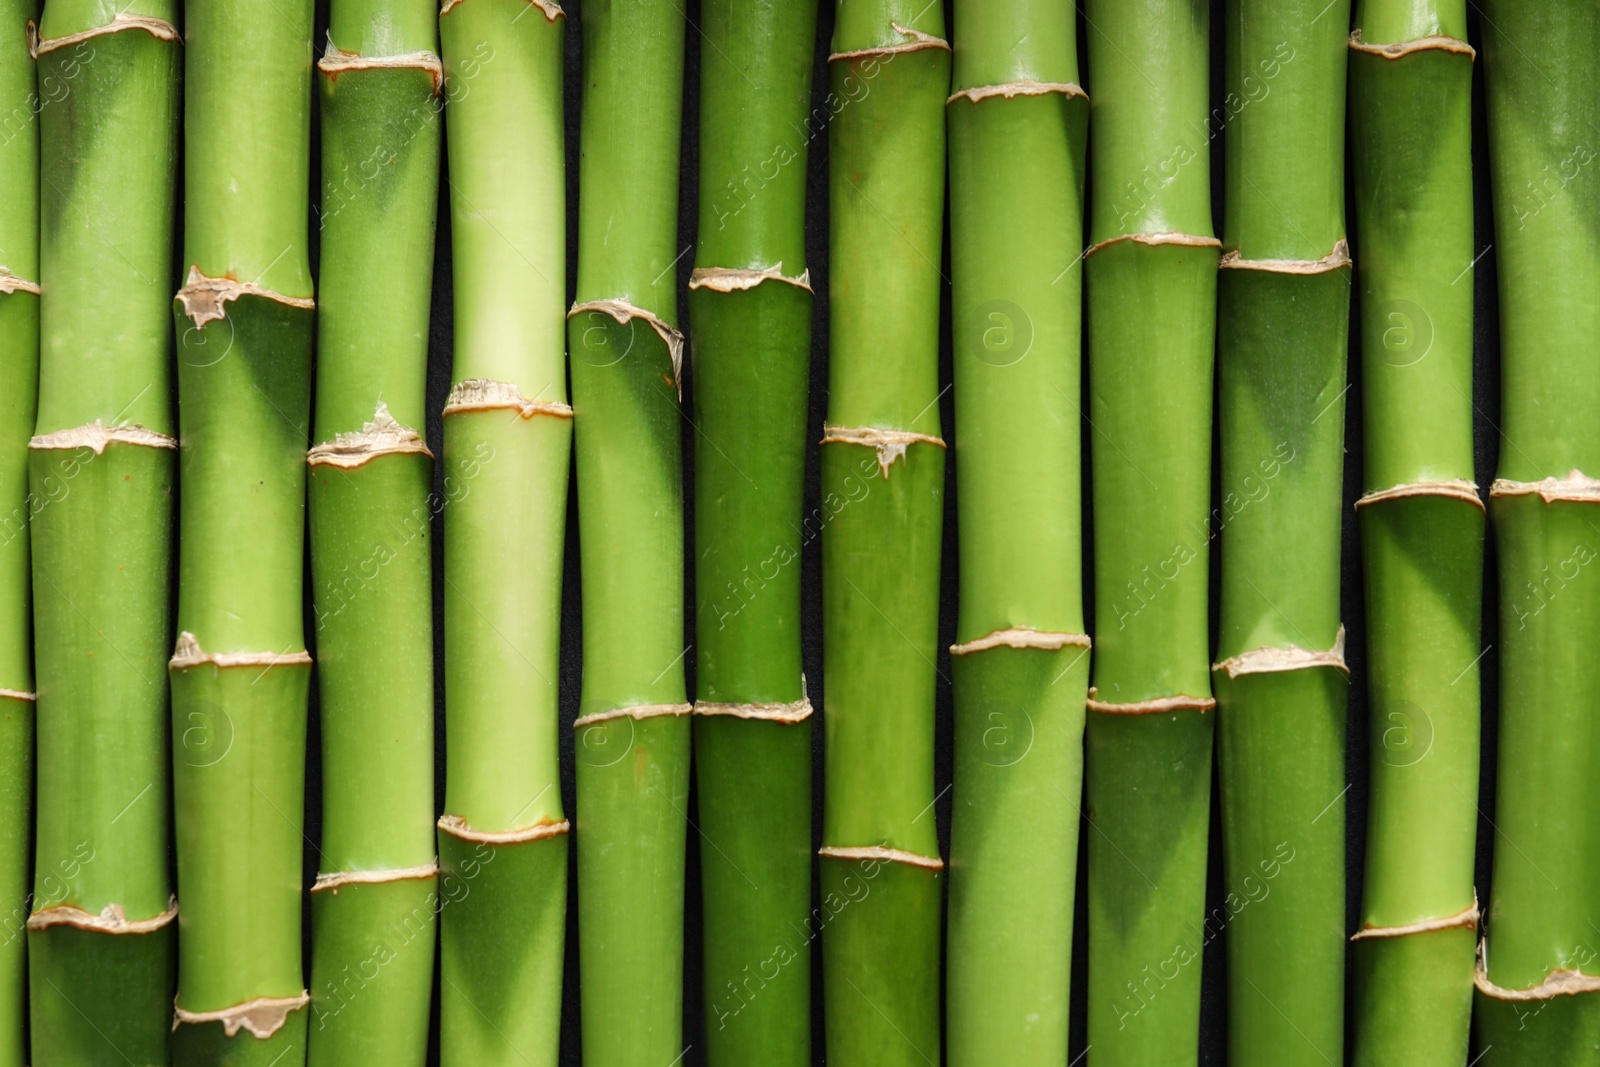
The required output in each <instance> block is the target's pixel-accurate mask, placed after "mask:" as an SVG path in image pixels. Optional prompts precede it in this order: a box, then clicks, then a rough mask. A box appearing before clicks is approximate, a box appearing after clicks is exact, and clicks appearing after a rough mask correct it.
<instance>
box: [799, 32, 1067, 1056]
mask: <svg viewBox="0 0 1600 1067" xmlns="http://www.w3.org/2000/svg"><path fill="white" fill-rule="evenodd" d="M955 14H956V27H955V28H956V33H955V49H956V61H955V77H954V89H955V92H954V95H952V96H951V97H950V98H949V100H948V102H947V104H946V114H947V115H948V120H949V130H950V160H951V165H950V216H951V258H952V263H953V268H954V269H953V275H954V276H953V287H952V299H953V301H954V317H955V338H956V340H955V399H956V411H957V419H958V421H957V426H958V427H959V431H960V432H959V434H958V436H957V439H956V453H957V456H958V463H957V467H956V472H957V475H958V477H959V485H960V490H961V492H960V495H959V498H958V499H959V501H960V508H961V510H960V524H961V530H960V532H961V538H960V544H961V620H960V625H959V627H958V630H957V636H958V638H959V639H960V641H961V642H962V643H961V644H958V645H956V646H955V647H954V648H953V649H952V650H951V651H952V653H953V654H954V659H953V662H952V669H953V672H954V677H955V695H956V767H955V794H954V797H955V805H954V808H955V811H954V825H953V826H952V828H951V844H950V851H951V855H950V863H951V872H952V873H951V882H950V933H949V936H950V967H949V978H948V987H947V988H948V1005H949V1007H948V1019H949V1023H948V1027H947V1032H948V1035H949V1059H950V1063H951V1064H953V1065H958V1067H959V1065H979V1064H989V1063H998V1062H1004V1063H1011V1064H1018V1065H1027V1064H1039V1065H1045V1064H1061V1063H1065V1062H1066V1060H1067V1015H1068V1003H1069V995H1068V994H1069V984H1070V979H1071V970H1072V917H1073V885H1074V882H1075V879H1076V873H1075V872H1076V868H1077V859H1078V824H1079V815H1078V797H1079V794H1080V792H1081V790H1082V785H1083V748H1082V743H1083V716H1084V690H1085V687H1086V685H1087V682H1088V674H1089V663H1088V649H1089V639H1088V637H1087V636H1086V635H1085V634H1084V632H1083V629H1084V626H1083V581H1082V547H1083V546H1082V540H1083V539H1082V529H1081V525H1082V524H1081V518H1080V514H1079V510H1080V509H1079V495H1080V489H1081V486H1080V482H1079V470H1080V465H1081V459H1080V453H1079V443H1078V440H1079V436H1078V424H1079V423H1078V393H1079V378H1080V362H1079V350H1080V330H1081V324H1080V321H1079V320H1080V309H1079V304H1080V299H1081V296H1082V273H1081V271H1079V270H1078V269H1077V268H1076V265H1075V263H1074V260H1075V258H1076V255H1077V250H1078V249H1080V248H1082V247H1083V184H1084V127H1085V120H1086V118H1087V115H1088V101H1087V100H1086V99H1085V98H1084V95H1083V90H1082V89H1081V88H1079V87H1078V85H1077V84H1076V83H1077V80H1078V64H1077V45H1076V41H1075V37H1076V32H1075V29H1076V27H1075V16H1074V12H1073V10H1072V8H1071V7H1070V6H1063V5H1058V4H1050V3H1036V2H1034V0H1007V2H1005V3H996V4H989V5H982V6H978V5H974V4H970V3H968V4H960V5H957V7H956V9H955ZM907 58H910V57H907ZM903 61H904V60H903V59H902V58H900V57H896V58H894V59H893V61H892V63H893V64H894V66H893V67H892V68H891V69H890V70H887V71H885V72H884V73H883V74H882V75H880V78H886V77H892V76H894V75H895V74H897V73H899V70H898V64H900V63H901V62H903ZM868 233H869V235H875V233H876V232H875V231H870V230H869V231H868ZM885 251H888V252H891V253H892V252H893V251H894V249H892V248H891V247H886V248H885ZM929 254H930V257H931V256H932V255H933V248H930V251H929ZM1069 265H1070V267H1069ZM1064 268H1066V274H1065V276H1063V270H1064ZM919 384H921V383H919ZM918 398H919V394H912V395H911V396H908V397H907V398H906V399H907V400H908V401H909V400H915V399H918ZM891 425H894V424H891ZM917 447H918V448H920V449H923V450H926V449H927V446H925V445H923V446H917ZM1022 456H1027V457H1029V458H1028V459H1027V460H1026V461H1025V462H1019V457H1022ZM913 462H915V458H914V459H913ZM909 473H913V474H914V473H915V467H912V469H911V471H910V472H909ZM897 474H898V472H894V471H891V475H890V480H889V482H888V484H887V485H886V486H874V491H875V492H883V491H884V490H892V489H893V488H894V485H895V482H896V480H897ZM868 506H871V505H870V503H869V505H868ZM879 521H880V522H881V521H882V520H881V519H880V520H879ZM886 551H887V550H886ZM884 558H893V555H892V554H891V555H889V556H886V557H884ZM876 566H878V567H880V568H881V567H882V566H883V563H882V562H881V561H880V562H879V563H877V564H876ZM869 610H870V609H869ZM889 640H893V638H892V637H891V638H889ZM902 647H903V646H902ZM923 673H926V669H925V668H924V671H923ZM829 682H830V686H831V685H833V684H835V683H834V678H833V677H830V678H829ZM831 692H832V689H831V688H830V693H831ZM919 725H921V724H919ZM923 728H925V726H923ZM885 755H892V752H891V753H885ZM921 821H922V822H923V823H926V824H928V826H927V828H928V829H929V830H931V829H932V825H931V824H932V822H933V816H932V812H931V811H929V812H928V813H927V814H926V815H924V816H922V818H921ZM934 959H935V960H937V956H935V957H934Z"/></svg>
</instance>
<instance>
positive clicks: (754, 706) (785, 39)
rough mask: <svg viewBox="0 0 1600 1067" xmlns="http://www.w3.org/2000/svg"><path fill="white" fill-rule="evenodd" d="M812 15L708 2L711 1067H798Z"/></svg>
mask: <svg viewBox="0 0 1600 1067" xmlns="http://www.w3.org/2000/svg"><path fill="white" fill-rule="evenodd" d="M816 25H817V3H816V0H787V2H782V3H762V4H758V5H749V4H742V3H738V2H736V0H706V2H705V3H704V5H703V6H702V8H701V22H700V30H701V32H702V33H703V34H704V35H705V41H706V45H705V47H704V48H703V49H702V51H701V76H700V77H701V81H700V231H699V247H698V248H697V249H696V252H695V271H694V273H693V275H692V277H691V280H690V283H689V308H690V312H691V319H690V321H691V323H692V326H693V330H692V336H691V340H692V350H693V354H694V409H695V422H696V427H697V429H698V430H699V434H698V435H697V445H698V447H697V448H696V449H695V605H696V618H695V630H696V634H695V644H696V649H695V657H696V667H697V679H698V693H697V699H696V701H695V720H694V759H695V764H696V767H695V774H696V784H697V786H698V790H699V809H698V810H699V817H700V824H699V830H700V833H701V836H702V847H701V851H700V873H701V884H702V886H703V894H704V904H703V909H704V916H705V939H704V959H705V986H704V995H705V1004H706V1016H705V1020H706V1021H705V1027H706V1060H707V1062H708V1063H710V1064H711V1065H712V1067H741V1065H743V1064H747V1063H762V1064H770V1065H772V1067H805V1065H809V1064H810V1063H811V952H812V947H813V944H814V943H815V941H816V939H817V937H818V936H819V934H820V933H821V928H822V925H823V923H824V916H823V915H821V914H813V913H811V912H810V910H809V909H810V907H811V848H812V838H811V828H812V822H811V738H812V722H811V715H812V709H811V704H810V702H809V701H808V699H807V697H806V691H805V681H804V679H803V678H802V677H801V673H800V553H801V551H802V549H803V547H804V545H805V544H806V543H808V542H809V541H811V540H812V539H814V538H815V537H816V536H817V535H818V532H819V529H818V527H817V525H816V523H814V522H811V521H804V520H802V521H800V522H799V524H798V525H797V520H798V519H799V518H800V513H801V501H802V495H801V494H802V478H803V475H804V472H805V452H806V407H807V405H806V390H807V387H808V382H809V372H810V358H811V306H812V292H811V286H810V275H809V273H808V271H807V269H806V257H805V219H806V208H805V197H806V172H807V167H806V158H807V155H808V151H809V148H810V142H811V139H812V138H813V137H815V136H816V135H817V134H818V133H820V132H821V127H820V124H819V123H818V122H817V121H816V119H815V117H814V116H812V115H809V114H807V113H806V108H807V105H808V102H809V100H810V97H811V64H812V46H813V42H814V40H815V37H816Z"/></svg>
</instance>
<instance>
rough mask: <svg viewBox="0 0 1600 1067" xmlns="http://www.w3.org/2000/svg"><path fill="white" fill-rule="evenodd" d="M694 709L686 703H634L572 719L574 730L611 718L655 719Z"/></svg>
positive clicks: (687, 712)
mask: <svg viewBox="0 0 1600 1067" xmlns="http://www.w3.org/2000/svg"><path fill="white" fill-rule="evenodd" d="M693 710H694V709H693V708H692V707H691V706H689V705H688V704H634V705H633V706H632V707H627V708H612V709H611V710H610V711H597V712H595V713H594V714H592V715H580V716H578V717H577V718H576V719H574V720H573V721H572V728H573V729H574V730H578V729H582V728H583V727H585V726H593V725H594V724H596V723H601V722H610V721H611V720H612V719H633V720H635V721H638V720H640V719H656V718H660V717H661V716H663V715H688V714H689V713H690V712H692V711H693Z"/></svg>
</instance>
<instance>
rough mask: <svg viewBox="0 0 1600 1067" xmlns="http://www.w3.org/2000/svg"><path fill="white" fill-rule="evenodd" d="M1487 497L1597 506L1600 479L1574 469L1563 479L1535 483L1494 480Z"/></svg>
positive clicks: (1502, 479)
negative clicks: (1527, 498)
mask: <svg viewBox="0 0 1600 1067" xmlns="http://www.w3.org/2000/svg"><path fill="white" fill-rule="evenodd" d="M1489 495H1490V496H1491V497H1497V496H1538V497H1539V498H1540V499H1541V500H1543V501H1544V502H1545V503H1546V504H1555V503H1561V502H1571V503H1576V504H1597V503H1600V479H1595V478H1591V477H1589V476H1588V475H1587V474H1585V473H1583V472H1582V471H1580V470H1578V469H1576V468H1574V469H1573V470H1571V471H1569V472H1568V473H1567V476H1566V477H1565V478H1543V479H1541V480H1539V481H1537V482H1516V481H1512V480H1511V479H1510V478H1496V479H1495V480H1494V484H1493V485H1491V486H1490V487H1489Z"/></svg>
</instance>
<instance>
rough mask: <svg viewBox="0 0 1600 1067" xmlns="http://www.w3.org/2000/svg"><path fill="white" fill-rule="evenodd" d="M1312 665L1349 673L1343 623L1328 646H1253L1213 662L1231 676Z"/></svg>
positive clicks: (1217, 668)
mask: <svg viewBox="0 0 1600 1067" xmlns="http://www.w3.org/2000/svg"><path fill="white" fill-rule="evenodd" d="M1313 667H1333V668H1336V669H1337V670H1340V671H1343V672H1344V673H1345V674H1349V673H1350V668H1349V667H1348V666H1346V665H1345V662H1344V625H1343V624H1342V623H1341V624H1340V626H1339V635H1338V637H1336V638H1335V639H1334V642H1333V647H1332V648H1328V649H1315V648H1301V647H1300V646H1299V645H1293V644H1291V645H1288V646H1286V647H1284V648H1252V649H1250V650H1249V651H1247V652H1241V653H1239V654H1238V655H1237V656H1229V657H1228V658H1227V659H1225V660H1223V661H1222V662H1220V663H1215V664H1212V667H1211V669H1212V670H1213V671H1226V672H1227V674H1228V677H1229V678H1238V677H1240V676H1241V675H1246V674H1273V673H1277V672H1279V671H1303V670H1309V669H1311V668H1313Z"/></svg>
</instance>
